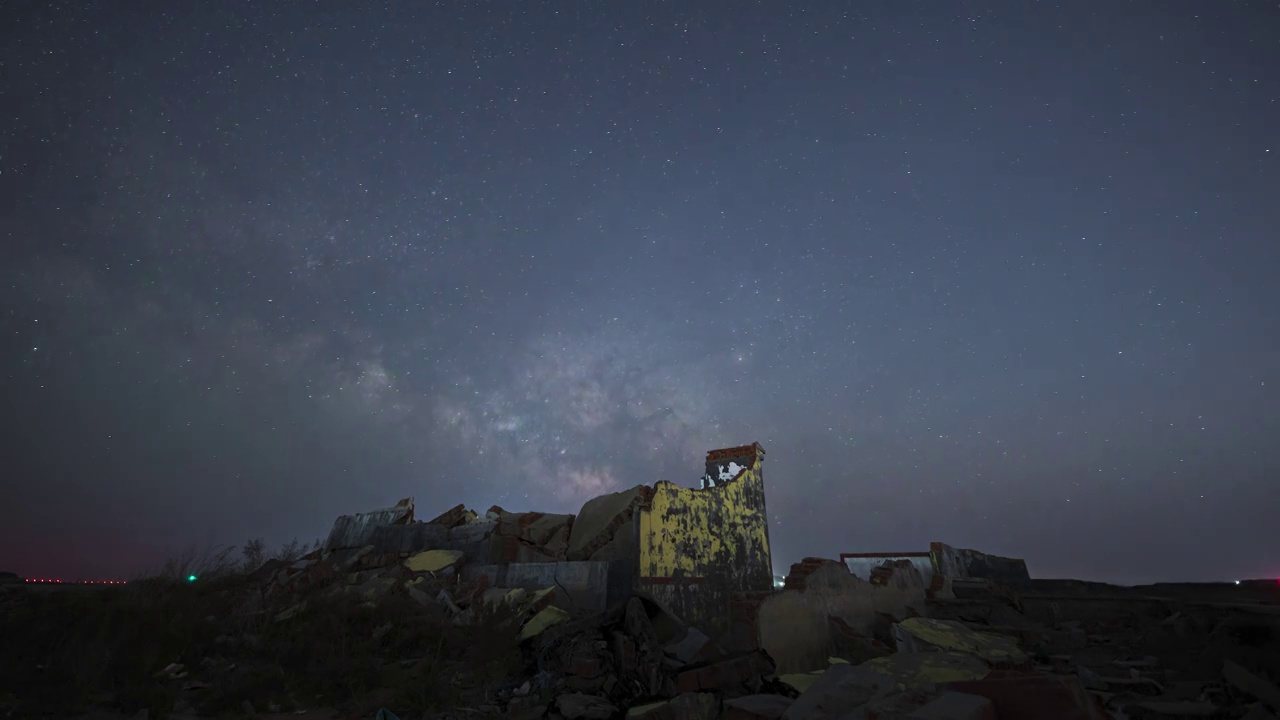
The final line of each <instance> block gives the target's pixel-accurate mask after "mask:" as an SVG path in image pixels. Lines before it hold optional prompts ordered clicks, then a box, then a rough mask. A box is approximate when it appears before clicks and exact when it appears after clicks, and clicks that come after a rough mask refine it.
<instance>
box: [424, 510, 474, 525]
mask: <svg viewBox="0 0 1280 720" xmlns="http://www.w3.org/2000/svg"><path fill="white" fill-rule="evenodd" d="M475 519H476V512H475V511H474V510H468V509H467V506H466V505H462V504H458V505H454V506H453V507H451V508H449V509H448V510H445V511H444V512H442V513H440V514H439V515H437V516H436V517H434V518H432V519H430V520H428V521H427V524H429V525H440V526H443V527H446V528H455V527H458V526H459V525H465V524H466V523H468V522H474V521H475Z"/></svg>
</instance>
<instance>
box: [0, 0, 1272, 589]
mask: <svg viewBox="0 0 1280 720" xmlns="http://www.w3.org/2000/svg"><path fill="white" fill-rule="evenodd" d="M1277 27H1280V9H1278V8H1277V6H1276V4H1275V3H1274V2H1257V3H1232V2H1215V3H1201V2H1189V1H1185V2H1184V1H1179V0H1170V1H1168V2H1164V1H1159V2H1157V1H1156V0H1151V1H1148V2H1114V0H1107V1H1097V2H1094V1H1091V0H1081V1H1080V2H1070V3H1061V4H1053V3H1046V2H1030V1H1029V0H1025V1H1024V0H994V1H992V2H981V3H978V2H963V3H962V2H936V3H934V2H929V3H924V2H920V3H913V2H898V1H896V0H894V1H889V0H868V1H864V2H835V1H834V0H833V1H832V2H821V3H783V2H736V1H735V2H727V1H723V0H721V1H714V2H705V3H674V2H652V1H648V0H638V1H636V2H593V3H588V2H570V1H564V2H533V1H532V0H531V1H529V2H509V1H495V2H461V1H460V2H443V3H434V4H433V3H425V2H424V3H419V2H403V3H396V2H392V3H379V4H368V3H358V2H328V1H325V0H321V1H319V2H306V3H303V2H272V3H255V2H243V1H239V0H227V1H226V2H217V3H177V4H174V3H167V2H135V3H115V2H78V3H44V2H35V1H34V0H30V1H27V2H7V3H4V4H3V7H2V8H0V37H2V40H3V42H2V47H3V51H2V53H3V54H2V55H0V64H2V66H3V78H4V81H3V83H2V84H0V107H3V108H4V110H3V111H0V236H2V238H3V249H2V252H3V255H2V257H3V262H2V263H0V337H2V338H3V339H2V340H0V343H2V346H0V389H2V392H3V396H4V405H5V407H6V410H7V412H6V413H5V416H6V417H5V427H6V429H5V431H4V437H3V440H2V441H0V474H2V475H3V481H2V485H0V569H7V570H12V571H14V572H18V573H20V574H23V575H54V576H59V577H66V578H75V577H79V578H110V577H120V576H128V575H132V574H135V573H138V572H143V571H146V570H148V569H152V568H156V567H158V566H159V564H160V563H161V562H163V560H164V559H165V558H166V557H170V556H172V555H173V554H175V553H179V552H181V551H184V550H189V549H191V548H210V547H214V546H219V545H235V546H238V545H240V544H242V543H243V542H244V541H245V540H247V539H248V538H251V537H258V536H262V537H264V538H265V539H266V540H267V541H268V542H269V543H272V544H278V543H282V542H285V541H287V540H290V539H292V538H294V537H298V538H300V539H302V540H306V541H309V540H312V539H315V538H319V537H322V536H323V535H324V534H326V533H327V531H328V528H329V527H330V525H331V523H332V521H333V518H334V517H335V516H337V515H339V514H343V513H348V512H356V511H361V510H365V509H373V508H376V507H381V506H385V505H388V504H391V503H394V502H395V501H396V500H398V499H399V498H401V497H404V496H410V495H412V496H414V497H416V499H417V505H418V515H419V516H420V517H430V516H432V515H435V514H436V513H437V512H439V511H442V510H444V509H446V508H448V507H450V506H452V505H454V504H456V503H459V502H464V503H467V504H468V505H469V506H472V507H475V508H477V509H480V510H481V511H483V510H484V509H486V508H488V507H489V506H490V505H493V504H498V505H501V506H502V507H504V508H506V509H508V510H512V511H521V510H542V511H554V512H576V511H577V509H578V508H579V507H580V506H581V504H582V503H583V502H584V501H585V500H587V499H589V498H590V497H593V496H595V495H597V494H600V493H603V492H607V491H613V490H618V489H622V488H626V487H630V486H633V485H636V484H640V483H652V482H654V481H655V480H659V479H664V480H670V481H673V482H677V483H681V484H685V485H689V486H696V485H697V482H698V478H699V477H700V476H701V474H702V460H703V455H704V453H705V452H706V451H707V450H710V449H713V448H718V447H725V446H731V445H739V444H745V443H750V442H752V441H759V442H760V443H761V444H763V445H764V447H765V448H766V450H767V451H768V457H767V459H766V462H765V481H766V492H767V501H768V512H769V516H770V521H771V529H770V532H771V535H772V539H773V555H774V562H775V569H776V571H777V572H785V570H786V568H787V567H788V566H789V565H790V564H791V563H792V562H795V561H798V560H799V559H800V558H802V557H804V556H806V555H819V556H826V557H835V556H837V555H838V554H839V553H840V552H866V551H882V550H883V551H903V550H923V549H927V546H928V543H929V542H930V541H933V540H941V541H945V542H947V543H950V544H952V545H957V546H964V547H975V548H978V549H982V550H986V551H989V552H994V553H999V554H1008V555H1015V556H1020V557H1025V558H1026V559H1027V562H1028V565H1029V567H1030V569H1031V572H1032V574H1033V575H1035V576H1039V577H1078V578H1088V579H1098V580H1107V581H1116V582H1132V583H1138V582H1147V581H1155V580H1205V579H1232V578H1237V577H1270V576H1275V575H1280V545H1277V542H1276V540H1277V537H1278V536H1277V533H1276V524H1275V523H1276V521H1275V518H1276V516H1277V512H1280V489H1278V488H1280V486H1278V485H1277V481H1278V475H1280V473H1278V471H1277V468H1278V467H1280V444H1277V442H1276V439H1277V438H1280V428H1278V427H1277V424H1278V423H1277V420H1276V413H1275V410H1274V408H1275V407H1276V404H1277V399H1278V398H1277V391H1280V320H1278V319H1277V318H1278V314H1277V308H1280V286H1278V285H1277V284H1276V283H1275V282H1274V279H1275V276H1276V272H1277V270H1280V244H1278V243H1277V241H1276V231H1275V228H1276V227H1278V226H1280V209H1278V207H1280V203H1278V202H1277V200H1278V199H1280V61H1278V60H1277V58H1280V52H1278V51H1280V39H1278V38H1280V35H1278V34H1277V33H1276V28H1277Z"/></svg>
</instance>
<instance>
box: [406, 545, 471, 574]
mask: <svg viewBox="0 0 1280 720" xmlns="http://www.w3.org/2000/svg"><path fill="white" fill-rule="evenodd" d="M462 558H463V554H462V552H461V551H459V550H423V551H422V552H420V553H417V554H415V555H412V556H410V557H409V559H407V560H405V561H404V566H405V567H406V568H408V569H409V570H412V571H413V572H426V573H438V572H443V571H445V570H452V569H454V568H455V567H456V566H457V565H458V564H459V563H460V562H462Z"/></svg>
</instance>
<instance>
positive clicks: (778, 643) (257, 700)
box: [0, 552, 1280, 720]
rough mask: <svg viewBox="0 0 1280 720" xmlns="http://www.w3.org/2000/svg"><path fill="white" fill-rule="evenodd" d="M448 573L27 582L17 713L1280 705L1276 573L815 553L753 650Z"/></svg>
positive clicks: (579, 714) (21, 600)
mask: <svg viewBox="0 0 1280 720" xmlns="http://www.w3.org/2000/svg"><path fill="white" fill-rule="evenodd" d="M449 562H450V557H449V556H448V555H447V554H446V555H443V556H441V555H439V554H436V555H430V554H426V553H424V554H421V555H420V556H417V557H414V558H408V559H404V560H403V561H400V562H396V563H388V564H383V565H382V566H381V567H369V566H368V565H369V561H368V559H367V557H365V558H363V559H362V558H360V557H357V558H356V559H355V560H352V559H350V558H348V559H346V560H345V561H344V563H343V565H342V566H339V565H337V564H335V563H334V562H333V561H332V560H331V559H330V558H327V557H326V556H325V554H324V553H320V552H317V553H314V554H313V555H311V556H308V557H307V558H305V559H303V560H301V561H298V562H295V563H280V562H275V563H267V564H266V565H265V566H263V567H262V568H260V569H258V570H257V571H255V572H252V573H238V572H231V571H224V572H220V573H214V575H213V576H212V577H207V576H206V577H202V578H201V579H200V580H198V581H196V582H186V581H184V580H182V579H168V580H166V579H156V580H150V581H142V582H137V583H131V584H129V585H126V586H111V587H102V586H92V587H64V588H60V589H49V588H42V587H33V586H23V585H16V586H14V585H10V586H9V587H7V588H4V589H3V590H0V648H2V651H0V652H2V657H0V717H13V718H36V717H82V716H83V717H95V718H133V717H147V718H164V717H170V718H194V717H224V716H225V717H230V716H257V717H284V716H290V717H293V716H298V717H303V718H307V717H310V718H367V719H370V720H372V719H373V718H374V717H375V716H376V715H377V714H378V712H379V710H380V709H385V711H389V713H393V714H394V715H395V716H398V717H400V718H403V719H405V720H408V719H410V718H484V717H495V718H497V717H508V718H517V719H530V720H531V719H533V718H565V719H568V720H575V719H592V718H598V719H600V720H606V719H608V718H623V717H626V718H650V719H659V718H661V719H669V720H686V719H687V720H713V719H716V718H732V719H735V720H748V719H761V718H787V719H788V720H816V719H820V718H832V719H835V718H884V719H890V718H904V719H905V718H921V719H925V718H928V719H933V720H952V719H954V720H969V719H978V718H986V719H999V720H1018V719H1021V718H1027V719H1028V720H1058V719H1072V718H1080V719H1081V720H1084V719H1093V718H1097V719H1101V718H1117V719H1120V718H1133V719H1135V720H1136V719H1140V718H1249V720H1265V719H1267V718H1274V717H1275V715H1276V713H1277V712H1278V711H1280V687H1277V684H1276V679H1277V678H1278V677H1280V585H1277V583H1275V582H1272V581H1257V582H1245V583H1242V584H1239V585H1234V584H1231V585H1159V586H1146V587H1136V588H1120V587H1114V586H1107V585H1100V584H1092V583H1083V582H1075V581H1046V580H1039V581H1032V582H1031V583H1030V584H1029V585H1025V586H1022V587H1018V588H1011V587H1004V586H1000V585H997V584H995V583H991V582H986V581H972V580H970V581H966V582H964V583H963V584H958V585H956V586H954V587H948V588H945V589H944V590H943V591H941V592H937V591H930V592H929V593H927V596H926V593H925V592H924V590H923V586H920V587H916V586H917V585H918V580H917V579H913V578H912V577H910V575H909V573H905V572H900V573H899V575H900V576H899V577H897V578H894V577H893V573H888V572H886V573H884V574H881V575H879V576H878V578H877V579H876V580H874V581H873V582H866V581H863V580H860V579H859V578H856V577H853V576H852V575H850V574H849V572H848V570H847V569H846V568H845V567H844V566H843V565H841V564H839V563H837V562H834V561H820V560H812V559H811V560H808V561H807V565H804V567H805V576H806V578H805V582H803V583H800V582H793V583H791V585H792V589H787V590H779V591H778V594H784V595H790V596H792V597H791V599H790V600H788V602H792V605H788V606H787V607H793V608H794V609H793V610H791V611H788V612H792V613H793V615H792V616H785V615H784V616H777V613H776V612H775V616H774V617H765V616H764V614H762V615H761V617H760V618H759V624H758V627H757V628H756V629H755V630H753V633H755V635H756V636H755V637H752V638H742V637H738V638H717V639H715V640H712V639H711V638H708V637H707V636H706V635H703V634H702V633H701V632H699V631H698V630H697V629H692V628H689V627H687V626H686V625H685V624H684V623H682V622H681V620H680V619H679V618H677V617H675V616H674V615H673V614H672V613H671V612H669V611H667V610H666V609H665V608H663V607H661V606H660V605H659V604H658V603H656V602H654V601H652V600H651V599H650V598H648V597H647V596H645V595H644V594H635V595H633V596H632V597H631V598H630V599H629V600H627V601H625V602H623V603H620V604H618V605H617V606H616V607H613V608H611V609H609V610H607V611H605V612H603V613H593V614H587V613H578V612H574V611H573V609H572V608H568V609H565V608H561V607H557V605H555V604H553V601H554V598H555V595H554V593H552V592H551V591H550V590H551V589H548V591H547V592H537V591H528V590H519V589H507V588H497V587H487V586H486V585H485V584H484V583H478V584H477V583H465V582H462V581H460V580H458V579H457V577H456V576H454V575H453V574H452V573H450V572H449V568H448V567H447V565H448V563H449ZM442 565H443V566H442ZM801 565H802V564H797V567H800V566H801ZM916 590H919V593H918V594H915V595H913V593H915V592H916ZM878 593H880V594H879V595H878ZM907 596H911V597H913V598H914V599H913V600H908V601H905V602H899V600H901V598H903V597H907ZM781 599H783V600H787V598H781ZM778 600H779V598H774V600H773V601H771V602H774V603H775V604H776V603H777V601H778ZM885 608H889V610H888V611H886V609H885ZM893 608H897V609H893ZM801 613H803V614H806V615H805V616H804V617H798V616H796V615H794V614H801ZM859 613H861V615H859ZM779 618H781V619H779ZM815 627H816V628H821V632H820V633H818V634H816V635H815V634H814V632H813V628H815ZM385 711H384V712H383V715H382V717H384V718H385V717H390V715H389V714H388V712H385Z"/></svg>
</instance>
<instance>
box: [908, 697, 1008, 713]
mask: <svg viewBox="0 0 1280 720" xmlns="http://www.w3.org/2000/svg"><path fill="white" fill-rule="evenodd" d="M911 720H997V719H996V708H995V706H994V705H992V704H991V701H990V700H988V699H987V698H984V697H982V696H981V695H969V694H968V693H958V692H945V693H943V694H942V695H940V696H939V697H937V698H936V699H934V700H932V701H930V702H929V703H928V704H926V705H925V706H924V707H922V708H920V709H919V710H916V711H915V712H913V713H911Z"/></svg>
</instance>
